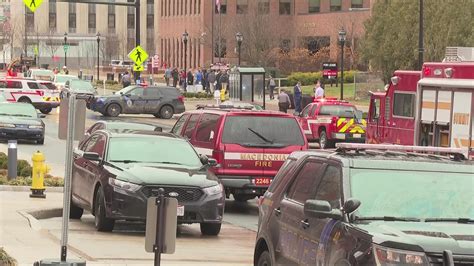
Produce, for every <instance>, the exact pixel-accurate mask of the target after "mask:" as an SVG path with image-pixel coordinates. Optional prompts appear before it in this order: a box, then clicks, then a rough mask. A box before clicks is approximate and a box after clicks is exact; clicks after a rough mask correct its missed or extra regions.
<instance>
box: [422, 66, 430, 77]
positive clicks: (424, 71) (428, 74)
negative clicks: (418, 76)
mask: <svg viewBox="0 0 474 266" xmlns="http://www.w3.org/2000/svg"><path fill="white" fill-rule="evenodd" d="M423 75H424V76H425V77H429V76H430V75H431V69H430V68H429V67H424V68H423Z"/></svg>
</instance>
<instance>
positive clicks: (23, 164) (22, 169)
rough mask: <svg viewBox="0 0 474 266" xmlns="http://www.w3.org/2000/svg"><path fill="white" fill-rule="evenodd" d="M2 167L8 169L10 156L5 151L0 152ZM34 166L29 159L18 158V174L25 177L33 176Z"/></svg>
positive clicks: (0, 166) (0, 165)
mask: <svg viewBox="0 0 474 266" xmlns="http://www.w3.org/2000/svg"><path fill="white" fill-rule="evenodd" d="M0 169H4V170H5V169H8V157H7V155H6V154H5V153H3V152H0ZM31 172H32V168H31V165H30V163H29V162H28V161H26V160H18V165H17V175H18V176H23V177H31Z"/></svg>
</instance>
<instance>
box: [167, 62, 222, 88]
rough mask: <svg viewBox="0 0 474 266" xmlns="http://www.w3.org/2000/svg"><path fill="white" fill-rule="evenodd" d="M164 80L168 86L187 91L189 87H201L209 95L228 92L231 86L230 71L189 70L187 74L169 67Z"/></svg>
mask: <svg viewBox="0 0 474 266" xmlns="http://www.w3.org/2000/svg"><path fill="white" fill-rule="evenodd" d="M164 78H165V81H166V85H167V86H171V84H172V86H173V87H178V85H179V87H180V88H182V89H183V90H184V91H186V87H187V86H193V85H201V86H202V88H203V90H204V91H205V92H207V93H208V94H213V93H214V92H215V91H216V90H218V91H227V85H228V84H229V72H228V70H213V69H209V70H206V69H202V68H198V69H189V70H188V71H187V72H186V71H184V70H179V69H178V68H171V67H168V68H167V69H166V70H165V74H164Z"/></svg>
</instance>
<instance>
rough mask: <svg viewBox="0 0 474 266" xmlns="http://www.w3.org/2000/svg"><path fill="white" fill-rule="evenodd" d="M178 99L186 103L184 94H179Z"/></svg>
mask: <svg viewBox="0 0 474 266" xmlns="http://www.w3.org/2000/svg"><path fill="white" fill-rule="evenodd" d="M178 101H179V102H180V103H184V96H183V95H180V96H178Z"/></svg>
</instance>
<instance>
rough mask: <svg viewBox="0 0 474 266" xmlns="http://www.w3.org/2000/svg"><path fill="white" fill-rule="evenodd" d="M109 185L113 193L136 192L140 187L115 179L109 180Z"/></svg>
mask: <svg viewBox="0 0 474 266" xmlns="http://www.w3.org/2000/svg"><path fill="white" fill-rule="evenodd" d="M109 185H111V186H112V187H113V188H114V191H115V192H123V191H126V192H136V191H137V190H139V189H140V188H141V187H142V186H140V185H137V184H133V183H129V182H125V181H121V180H118V179H115V178H109Z"/></svg>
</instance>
